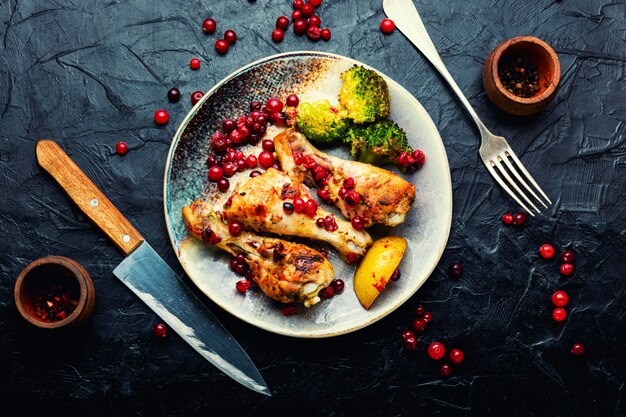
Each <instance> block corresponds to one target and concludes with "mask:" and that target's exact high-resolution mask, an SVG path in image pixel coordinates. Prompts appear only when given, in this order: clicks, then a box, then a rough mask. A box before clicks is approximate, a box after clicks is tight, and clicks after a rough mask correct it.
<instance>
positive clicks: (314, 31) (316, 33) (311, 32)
mask: <svg viewBox="0 0 626 417" xmlns="http://www.w3.org/2000/svg"><path fill="white" fill-rule="evenodd" d="M306 36H307V37H308V38H309V39H311V40H312V41H313V42H317V41H319V40H320V39H321V38H322V31H321V30H320V28H318V27H316V26H309V28H308V29H307V31H306Z"/></svg>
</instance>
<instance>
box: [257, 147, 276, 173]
mask: <svg viewBox="0 0 626 417" xmlns="http://www.w3.org/2000/svg"><path fill="white" fill-rule="evenodd" d="M258 160H259V165H261V167H262V168H264V169H268V168H269V167H271V166H272V164H273V163H274V154H273V153H271V152H268V151H263V152H261V153H260V154H259V157H258Z"/></svg>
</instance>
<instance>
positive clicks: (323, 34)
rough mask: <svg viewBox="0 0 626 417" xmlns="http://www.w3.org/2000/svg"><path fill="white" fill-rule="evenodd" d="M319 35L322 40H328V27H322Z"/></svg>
mask: <svg viewBox="0 0 626 417" xmlns="http://www.w3.org/2000/svg"><path fill="white" fill-rule="evenodd" d="M320 36H321V37H322V40H323V41H324V42H328V41H329V40H330V36H331V33H330V29H328V28H324V29H322V31H321V32H320Z"/></svg>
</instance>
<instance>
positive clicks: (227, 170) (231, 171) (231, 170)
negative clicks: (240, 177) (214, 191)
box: [222, 162, 237, 178]
mask: <svg viewBox="0 0 626 417" xmlns="http://www.w3.org/2000/svg"><path fill="white" fill-rule="evenodd" d="M222 170H223V171H224V176H225V177H228V178H230V177H232V176H233V175H235V172H237V165H235V164H234V163H232V162H227V163H225V164H224V165H222Z"/></svg>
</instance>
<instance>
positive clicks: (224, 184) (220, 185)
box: [217, 178, 230, 192]
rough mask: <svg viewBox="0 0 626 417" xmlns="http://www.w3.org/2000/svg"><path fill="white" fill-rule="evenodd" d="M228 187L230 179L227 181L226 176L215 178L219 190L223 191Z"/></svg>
mask: <svg viewBox="0 0 626 417" xmlns="http://www.w3.org/2000/svg"><path fill="white" fill-rule="evenodd" d="M229 187H230V181H228V180H227V179H226V178H220V179H219V180H217V189H218V190H220V191H221V192H225V191H226V190H228V188H229Z"/></svg>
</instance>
